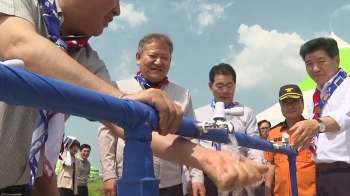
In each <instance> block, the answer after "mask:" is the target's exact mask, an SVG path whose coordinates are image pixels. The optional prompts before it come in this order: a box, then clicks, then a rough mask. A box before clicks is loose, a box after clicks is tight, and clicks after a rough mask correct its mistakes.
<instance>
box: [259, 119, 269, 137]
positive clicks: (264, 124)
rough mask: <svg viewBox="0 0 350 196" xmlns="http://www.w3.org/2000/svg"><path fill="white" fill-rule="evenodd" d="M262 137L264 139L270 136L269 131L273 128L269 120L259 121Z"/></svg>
mask: <svg viewBox="0 0 350 196" xmlns="http://www.w3.org/2000/svg"><path fill="white" fill-rule="evenodd" d="M258 127H259V133H260V138H261V139H263V140H267V137H268V136H269V132H270V129H271V123H270V122H269V121H267V120H261V121H259V122H258Z"/></svg>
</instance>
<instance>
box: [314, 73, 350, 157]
mask: <svg viewBox="0 0 350 196" xmlns="http://www.w3.org/2000/svg"><path fill="white" fill-rule="evenodd" d="M334 77H335V76H334ZM334 77H333V78H332V79H330V80H329V81H328V82H327V83H326V84H325V85H324V86H323V88H321V87H320V86H317V89H319V90H320V91H321V98H322V97H323V96H324V95H325V93H326V92H327V90H328V87H329V86H330V84H331V82H332V81H333V79H334ZM313 109H314V104H313V100H310V102H309V105H308V111H309V119H312V118H313V115H314V113H313ZM326 116H329V117H331V118H333V119H334V120H335V121H336V122H337V123H338V125H339V126H340V130H339V131H336V132H326V133H320V134H319V136H318V141H317V143H316V145H317V150H316V155H315V156H313V161H314V162H315V163H332V162H336V161H342V162H347V163H350V78H349V77H347V78H346V79H345V80H344V81H343V83H342V84H341V85H340V86H338V88H337V89H336V90H335V91H334V92H333V94H332V95H331V97H330V98H329V99H328V101H327V103H326V104H325V105H324V106H323V109H322V110H321V117H326Z"/></svg>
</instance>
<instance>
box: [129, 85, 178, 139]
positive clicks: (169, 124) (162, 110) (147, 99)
mask: <svg viewBox="0 0 350 196" xmlns="http://www.w3.org/2000/svg"><path fill="white" fill-rule="evenodd" d="M124 98H128V99H133V100H135V101H140V102H144V103H147V104H149V105H151V106H154V107H155V108H156V110H157V111H158V112H159V131H158V132H159V134H160V135H167V134H169V133H170V134H173V133H175V132H176V131H177V129H178V128H179V127H180V123H181V121H182V118H183V115H184V112H183V110H182V109H181V107H180V106H178V105H177V104H176V103H175V102H174V101H173V100H172V99H171V98H170V97H169V95H168V94H167V93H166V92H164V91H162V90H159V89H153V88H152V89H147V90H145V91H141V92H139V93H136V94H132V95H125V96H124Z"/></svg>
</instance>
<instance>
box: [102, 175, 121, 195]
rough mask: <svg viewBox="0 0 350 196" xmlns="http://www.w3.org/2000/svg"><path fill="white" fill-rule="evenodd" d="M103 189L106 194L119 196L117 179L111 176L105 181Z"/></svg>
mask: <svg viewBox="0 0 350 196" xmlns="http://www.w3.org/2000/svg"><path fill="white" fill-rule="evenodd" d="M103 191H104V193H105V196H118V195H117V185H116V179H115V178H111V179H108V180H106V181H104V182H103Z"/></svg>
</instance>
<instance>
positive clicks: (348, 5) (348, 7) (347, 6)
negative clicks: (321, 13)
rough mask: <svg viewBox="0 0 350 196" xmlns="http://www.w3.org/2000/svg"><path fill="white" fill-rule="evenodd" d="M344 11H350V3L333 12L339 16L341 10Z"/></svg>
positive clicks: (333, 14)
mask: <svg viewBox="0 0 350 196" xmlns="http://www.w3.org/2000/svg"><path fill="white" fill-rule="evenodd" d="M342 11H350V4H345V5H343V6H342V7H340V8H338V9H336V10H335V11H334V12H333V13H332V15H331V16H332V17H334V16H337V15H338V14H339V13H340V12H342Z"/></svg>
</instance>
